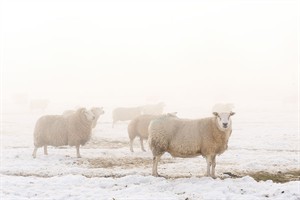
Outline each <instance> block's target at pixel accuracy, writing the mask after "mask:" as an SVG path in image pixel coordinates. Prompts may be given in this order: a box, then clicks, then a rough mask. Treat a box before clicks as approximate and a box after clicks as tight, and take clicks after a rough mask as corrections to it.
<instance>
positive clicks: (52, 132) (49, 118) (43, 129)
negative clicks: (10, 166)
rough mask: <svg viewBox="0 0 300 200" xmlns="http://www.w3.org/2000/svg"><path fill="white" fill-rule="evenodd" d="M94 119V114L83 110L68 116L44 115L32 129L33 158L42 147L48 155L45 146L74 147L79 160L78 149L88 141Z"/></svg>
mask: <svg viewBox="0 0 300 200" xmlns="http://www.w3.org/2000/svg"><path fill="white" fill-rule="evenodd" d="M94 119H95V116H94V114H93V113H92V112H91V111H87V110H86V109H85V108H80V109H78V110H77V111H76V112H75V113H73V114H69V115H68V116H63V115H45V116H42V117H40V118H39V119H38V120H37V122H36V125H35V129H34V147H35V148H34V150H33V153H32V156H33V158H36V152H37V149H38V148H39V147H42V146H44V154H45V155H48V151H47V145H51V146H56V147H57V146H63V145H69V146H76V153H77V157H78V158H80V157H81V155H80V152H79V147H80V145H84V144H85V143H86V142H87V141H88V140H89V139H90V137H91V133H92V123H93V120H94Z"/></svg>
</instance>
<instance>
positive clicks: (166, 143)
mask: <svg viewBox="0 0 300 200" xmlns="http://www.w3.org/2000/svg"><path fill="white" fill-rule="evenodd" d="M222 107H223V108H222ZM230 107H231V106H230V105H223V106H220V105H217V106H215V107H214V108H213V115H214V117H209V118H203V119H197V120H187V119H178V118H173V117H169V116H163V117H161V118H158V119H155V120H152V121H151V123H150V125H149V139H148V141H149V146H150V149H151V151H152V154H153V168H152V175H153V176H158V173H157V165H158V162H159V160H160V158H161V156H162V155H163V154H164V153H165V152H168V153H170V154H171V155H172V156H173V157H181V158H188V157H196V156H199V155H202V156H203V157H205V158H206V162H207V176H211V177H213V178H215V177H216V176H215V167H216V155H220V154H222V153H223V152H224V151H225V150H226V149H227V144H228V139H229V137H230V135H231V132H232V127H231V126H232V122H231V119H230V116H232V115H234V113H233V112H232V111H231V109H230ZM211 168H212V171H210V169H211Z"/></svg>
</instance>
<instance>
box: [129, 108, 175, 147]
mask: <svg viewBox="0 0 300 200" xmlns="http://www.w3.org/2000/svg"><path fill="white" fill-rule="evenodd" d="M169 115H170V116H171V115H172V116H176V113H170V114H169ZM159 117H161V115H140V116H137V117H136V118H134V119H133V120H131V122H130V123H129V124H128V127H127V131H128V136H129V139H130V151H131V152H133V140H134V139H135V137H139V138H140V143H141V149H142V151H146V150H145V148H144V144H143V140H147V139H148V126H149V124H150V122H151V120H153V119H156V118H159Z"/></svg>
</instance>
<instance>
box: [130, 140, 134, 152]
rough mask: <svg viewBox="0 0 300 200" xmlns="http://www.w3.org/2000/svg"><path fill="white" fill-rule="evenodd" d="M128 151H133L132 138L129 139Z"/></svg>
mask: <svg viewBox="0 0 300 200" xmlns="http://www.w3.org/2000/svg"><path fill="white" fill-rule="evenodd" d="M130 151H131V152H133V139H130Z"/></svg>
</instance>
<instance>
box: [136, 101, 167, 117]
mask: <svg viewBox="0 0 300 200" xmlns="http://www.w3.org/2000/svg"><path fill="white" fill-rule="evenodd" d="M165 106H166V105H165V104H164V103H163V102H160V103H157V104H149V105H144V106H142V113H143V114H148V115H161V114H162V113H163V111H164V107H165Z"/></svg>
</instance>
